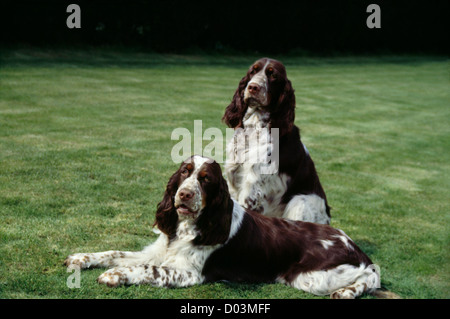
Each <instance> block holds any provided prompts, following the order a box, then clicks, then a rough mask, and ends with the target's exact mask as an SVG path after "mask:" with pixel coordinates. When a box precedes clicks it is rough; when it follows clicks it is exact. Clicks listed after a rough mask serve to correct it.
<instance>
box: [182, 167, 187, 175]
mask: <svg viewBox="0 0 450 319" xmlns="http://www.w3.org/2000/svg"><path fill="white" fill-rule="evenodd" d="M181 175H184V176H187V175H189V171H188V170H187V169H186V168H185V169H184V170H182V171H181Z"/></svg>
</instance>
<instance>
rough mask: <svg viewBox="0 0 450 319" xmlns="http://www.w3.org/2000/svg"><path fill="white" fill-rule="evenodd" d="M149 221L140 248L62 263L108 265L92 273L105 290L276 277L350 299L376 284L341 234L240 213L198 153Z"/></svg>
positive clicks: (365, 260) (373, 272)
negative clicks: (149, 236)
mask: <svg viewBox="0 0 450 319" xmlns="http://www.w3.org/2000/svg"><path fill="white" fill-rule="evenodd" d="M155 225H156V226H157V227H158V228H159V230H160V232H161V234H160V236H159V238H158V239H157V240H156V241H155V242H154V243H153V244H151V245H149V246H147V247H146V248H144V249H143V250H142V251H140V252H121V251H107V252H101V253H81V254H74V255H70V256H69V257H68V258H67V259H66V260H65V264H66V265H67V266H71V267H77V266H78V267H80V268H91V267H108V268H111V269H109V270H107V271H106V272H104V273H103V274H102V275H100V277H99V278H98V282H99V283H101V284H106V285H108V286H110V287H115V286H118V285H139V284H150V285H153V286H158V287H187V286H192V285H196V284H202V283H206V282H215V281H221V280H225V281H231V282H253V283H260V282H267V283H271V282H279V283H284V284H286V285H289V286H292V287H294V288H297V289H301V290H304V291H307V292H310V293H313V294H316V295H330V296H331V297H332V298H355V297H358V296H359V295H361V294H362V293H371V292H374V291H375V290H376V288H378V287H379V285H380V276H379V272H378V271H377V269H376V267H374V265H373V264H372V261H371V260H370V258H369V257H367V256H366V255H365V254H364V253H363V252H362V251H361V250H360V249H359V248H358V247H357V246H356V244H355V243H354V242H353V241H352V240H351V239H350V238H349V237H348V236H347V235H346V234H345V233H344V232H343V231H341V230H338V229H334V228H332V227H330V226H328V225H321V224H315V223H308V222H302V221H293V220H288V219H283V218H271V217H267V216H264V215H262V214H260V213H257V212H253V211H250V210H245V209H244V208H243V207H242V206H241V205H240V204H239V203H238V202H236V201H235V200H233V199H232V198H231V197H230V194H229V192H228V187H227V183H226V181H225V179H224V178H223V176H222V171H221V169H220V166H219V164H217V163H216V162H214V161H213V160H210V159H207V158H204V157H200V156H193V157H191V158H190V159H188V160H186V161H185V162H184V163H182V164H181V167H180V168H179V169H178V170H177V172H175V173H174V174H173V175H172V177H171V178H170V180H169V182H168V184H167V188H166V192H165V194H164V197H163V200H162V201H161V202H160V203H159V204H158V209H157V212H156V222H155Z"/></svg>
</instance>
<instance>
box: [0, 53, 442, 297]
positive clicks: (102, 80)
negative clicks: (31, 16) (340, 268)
mask: <svg viewBox="0 0 450 319" xmlns="http://www.w3.org/2000/svg"><path fill="white" fill-rule="evenodd" d="M256 58H259V56H240V57H236V56H213V55H205V56H181V55H156V54H146V53H135V52H125V51H117V50H116V51H107V50H94V51H89V50H85V51H69V50H66V51H65V50H57V51H46V50H31V49H21V50H16V51H6V50H4V51H2V52H1V55H0V298H320V297H315V296H313V295H310V294H307V293H304V292H301V291H298V290H295V289H293V288H289V287H286V286H283V285H281V284H259V285H252V284H230V283H215V284H207V285H201V286H194V287H191V288H183V289H160V288H153V287H150V286H131V287H119V288H113V289H111V288H107V287H105V286H103V285H98V284H97V282H96V278H97V276H99V275H100V274H101V273H102V272H103V271H104V270H102V269H93V270H86V271H82V272H81V288H75V289H69V288H68V287H67V284H66V282H67V279H68V277H69V276H70V275H71V273H68V272H67V271H66V268H65V267H63V265H62V262H63V260H64V259H65V257H66V256H67V255H69V254H71V253H75V252H95V251H104V250H110V249H118V250H139V249H141V248H143V247H144V246H145V245H147V244H148V243H149V242H151V241H153V240H155V238H156V235H155V234H154V233H153V232H152V230H151V229H152V224H153V222H154V214H155V209H156V205H157V203H158V202H159V201H160V200H161V198H162V195H163V192H164V189H165V186H166V183H167V181H168V178H169V177H170V176H171V174H172V173H173V172H174V171H175V170H176V169H177V167H178V164H175V163H173V162H172V160H171V156H170V154H171V149H172V147H173V146H174V145H175V144H176V143H177V141H172V140H171V138H170V137H171V132H172V131H173V130H174V129H175V128H177V127H185V128H188V129H189V130H192V128H193V125H194V120H202V121H203V130H205V129H206V128H208V127H218V128H220V129H221V130H222V131H223V132H224V133H225V125H224V124H223V123H221V117H222V115H223V112H224V109H225V107H226V106H227V105H228V103H229V102H230V100H231V97H232V95H233V93H234V90H235V89H236V87H237V84H238V82H239V80H240V79H241V77H242V76H243V75H244V73H245V72H246V69H247V67H248V66H249V65H250V64H251V63H252V62H253V61H254V60H255V59H256ZM275 58H279V59H281V60H282V61H283V62H285V64H286V66H287V71H288V76H289V78H290V79H291V81H292V83H293V86H294V88H295V90H296V98H297V112H296V124H297V125H298V126H299V127H300V128H301V129H302V139H303V142H304V143H305V144H306V145H307V147H308V149H309V151H310V153H311V154H312V157H313V159H314V161H315V163H316V167H317V170H318V172H319V175H320V177H321V181H322V185H323V186H324V189H325V191H326V193H327V196H328V199H329V203H330V205H331V206H332V208H333V209H332V225H333V226H335V227H337V228H341V229H343V230H344V231H345V232H346V233H347V234H348V235H349V236H350V237H352V238H353V239H354V240H355V242H356V243H357V244H358V245H360V247H361V248H362V249H363V250H364V251H365V252H366V253H367V254H368V255H369V256H370V257H371V258H372V260H373V261H374V263H376V264H378V265H379V266H380V267H381V279H382V285H383V286H384V287H385V288H387V289H389V290H391V291H393V292H395V293H397V294H399V295H400V296H402V297H403V298H449V297H450V289H449V287H450V276H449V273H450V269H449V264H450V263H449V216H450V214H449V198H450V197H449V189H450V176H449V168H450V96H449V92H450V90H449V89H450V86H449V84H450V80H449V69H450V68H449V61H448V60H446V59H444V58H439V57H422V56H419V57H417V56H385V57H380V58H376V57H338V58H311V57H303V58H301V57H298V58H296V57H292V56H291V57H284V58H283V57H275ZM207 143H209V142H206V141H205V143H204V145H206V144H207ZM364 298H371V297H370V296H364Z"/></svg>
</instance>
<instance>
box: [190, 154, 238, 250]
mask: <svg viewBox="0 0 450 319" xmlns="http://www.w3.org/2000/svg"><path fill="white" fill-rule="evenodd" d="M211 165H212V166H213V169H212V173H213V175H214V176H215V178H217V180H216V181H215V183H214V188H211V189H208V190H207V198H206V206H205V208H204V209H203V211H202V213H201V215H200V216H199V218H198V220H197V223H196V226H197V229H199V230H200V235H198V236H197V237H196V238H195V239H194V244H196V245H217V244H223V243H225V241H226V240H227V239H228V236H229V234H230V227H231V218H232V214H233V206H234V203H233V200H232V199H231V197H230V193H229V192H228V185H227V182H226V181H225V179H224V178H223V176H222V171H221V169H220V166H219V164H217V163H216V162H214V163H213V164H211Z"/></svg>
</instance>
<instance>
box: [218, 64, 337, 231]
mask: <svg viewBox="0 0 450 319" xmlns="http://www.w3.org/2000/svg"><path fill="white" fill-rule="evenodd" d="M294 118H295V95H294V90H293V88H292V85H291V82H290V81H289V79H288V78H287V75H286V69H285V67H284V65H283V64H282V63H281V62H279V61H276V60H273V59H269V58H263V59H260V60H258V61H256V62H255V63H253V64H252V66H251V67H250V69H249V70H248V71H247V74H246V75H245V76H244V77H243V78H242V80H241V81H240V83H239V85H238V88H237V90H236V92H235V94H234V97H233V100H232V102H231V103H230V105H228V107H227V108H226V110H225V114H224V116H223V121H224V122H225V123H226V124H227V125H228V126H229V127H232V128H234V129H235V132H234V136H233V139H232V140H231V141H230V142H229V143H228V145H227V162H226V165H225V171H226V176H227V181H228V186H229V189H230V193H231V196H232V197H233V198H234V199H236V200H237V201H238V202H239V204H241V205H242V206H243V207H245V208H248V209H251V210H253V211H257V212H259V213H261V214H264V215H266V216H274V217H284V218H288V219H293V220H302V221H308V222H315V223H320V224H329V223H330V219H331V215H330V208H329V206H328V203H327V198H326V195H325V192H324V190H323V188H322V185H321V183H320V181H319V176H318V174H317V172H316V169H315V165H314V162H313V160H312V159H311V156H310V154H309V152H308V150H307V149H306V147H305V146H304V145H303V144H302V142H301V140H300V130H299V129H298V127H297V126H295V125H294ZM274 128H276V129H278V133H279V136H278V139H276V138H274V137H273V135H272V134H271V132H272V131H273V129H274ZM271 130H272V131H271ZM246 139H247V142H248V143H246ZM275 152H276V154H278V161H277V159H276V158H272V157H273V156H272V155H273V154H274V153H275ZM270 161H272V164H274V165H276V166H277V167H276V168H277V170H274V171H273V172H272V173H270V174H268V173H264V172H263V171H262V168H264V167H265V166H267V164H266V163H269V162H270ZM275 161H277V162H275Z"/></svg>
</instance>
